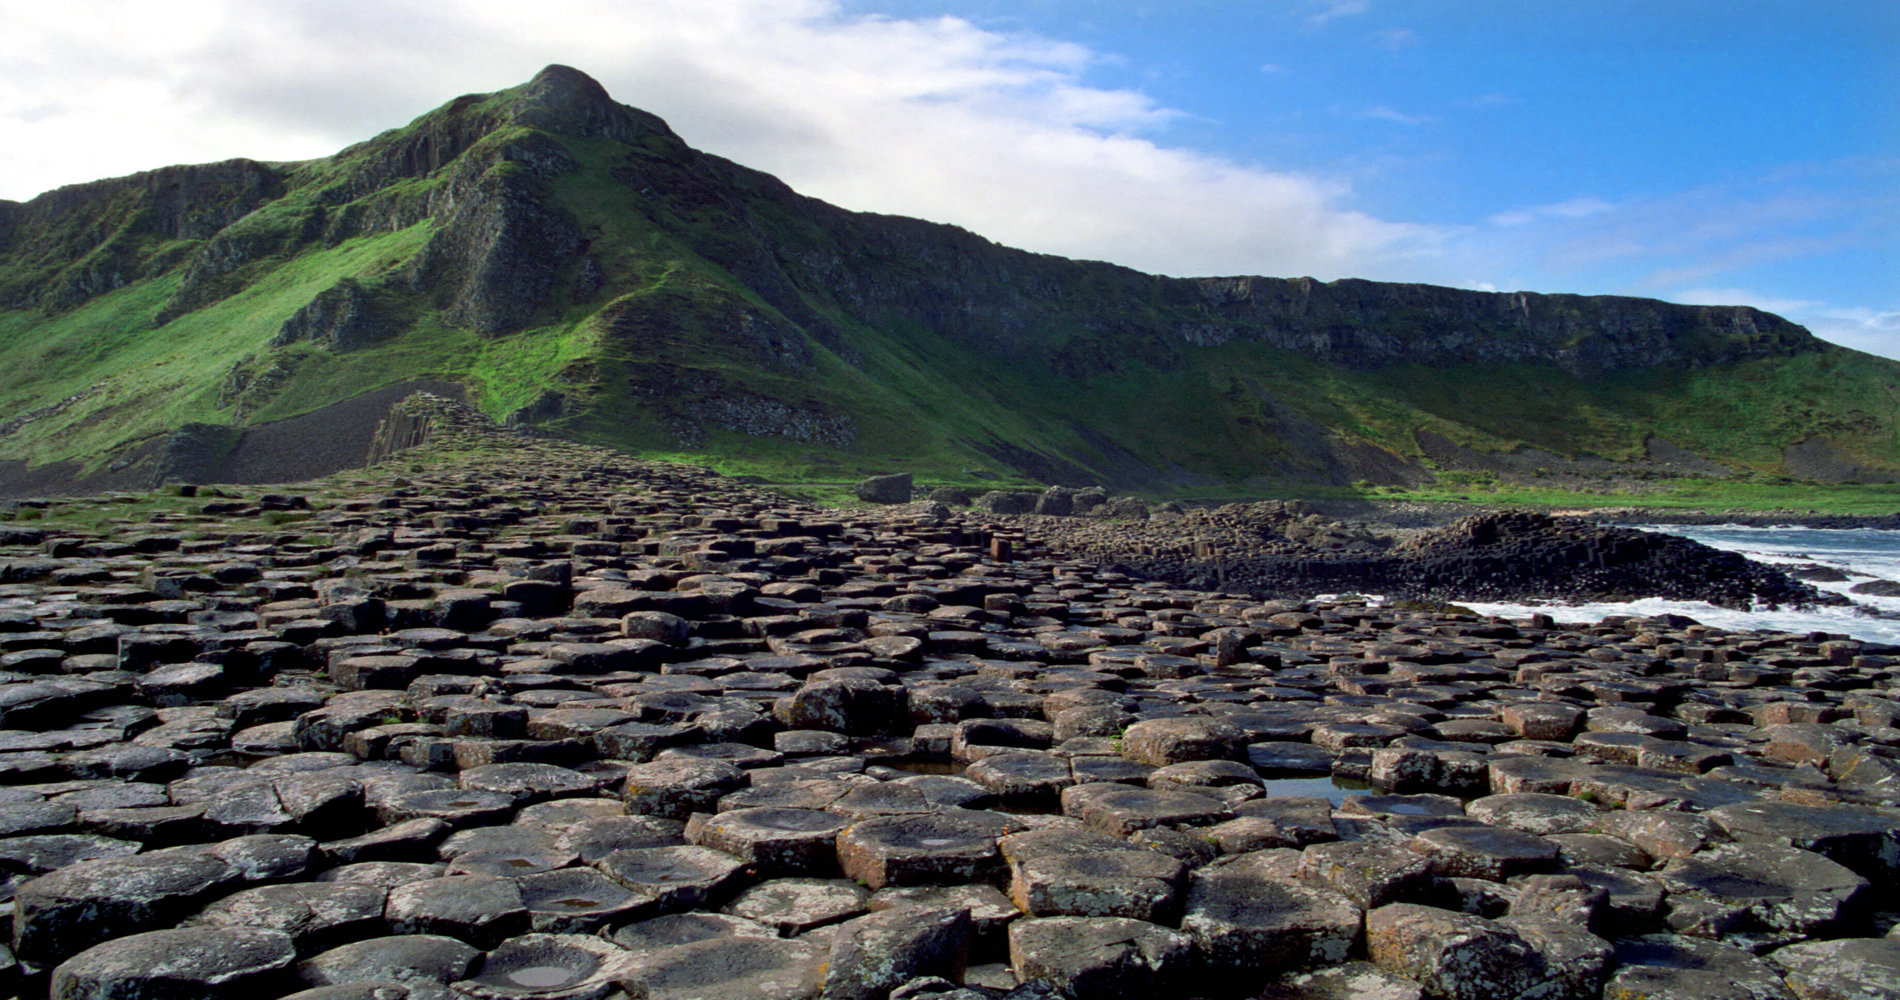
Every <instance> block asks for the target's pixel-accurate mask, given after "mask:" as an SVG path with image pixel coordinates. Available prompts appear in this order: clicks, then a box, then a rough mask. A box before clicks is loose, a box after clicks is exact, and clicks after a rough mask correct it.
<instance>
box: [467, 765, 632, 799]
mask: <svg viewBox="0 0 1900 1000" xmlns="http://www.w3.org/2000/svg"><path fill="white" fill-rule="evenodd" d="M456 784H458V785H460V786H461V787H462V788H464V789H467V790H471V791H481V792H497V793H500V794H502V795H507V796H511V797H512V798H513V799H514V801H515V805H516V806H526V805H532V804H534V803H536V802H545V801H547V800H548V799H553V798H562V797H566V796H579V795H592V794H594V792H595V791H597V790H598V789H599V787H600V782H599V779H597V778H595V777H591V776H589V775H585V774H582V773H580V772H579V771H573V770H569V769H568V768H565V767H556V766H555V765H553V764H484V765H482V766H480V767H472V768H469V769H468V770H466V771H463V772H462V773H461V774H459V775H457V776H456Z"/></svg>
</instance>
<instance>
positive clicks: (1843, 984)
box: [1767, 938, 1900, 1000]
mask: <svg viewBox="0 0 1900 1000" xmlns="http://www.w3.org/2000/svg"><path fill="white" fill-rule="evenodd" d="M1767 958H1768V961H1769V962H1770V963H1772V964H1773V965H1775V966H1776V967H1777V968H1779V969H1780V970H1781V971H1782V972H1783V973H1785V974H1786V975H1787V979H1788V988H1789V989H1791V990H1793V991H1794V995H1795V996H1797V997H1800V998H1801V1000H1862V998H1877V1000H1892V998H1900V941H1895V940H1893V939H1892V938H1845V939H1842V940H1838V941H1803V942H1801V943H1799V944H1791V945H1788V946H1787V947H1785V948H1777V949H1775V950H1774V951H1771V952H1769V953H1768V956H1767Z"/></svg>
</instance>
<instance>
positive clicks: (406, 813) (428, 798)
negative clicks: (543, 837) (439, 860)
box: [358, 788, 515, 829]
mask: <svg viewBox="0 0 1900 1000" xmlns="http://www.w3.org/2000/svg"><path fill="white" fill-rule="evenodd" d="M376 814H377V815H378V816H379V817H381V818H382V821H383V823H384V824H386V825H392V826H393V825H395V824H397V823H402V822H405V821H407V820H416V819H437V820H441V821H442V822H444V823H447V824H449V825H451V826H455V827H471V826H488V825H491V824H495V823H506V822H508V820H509V818H510V817H512V816H514V814H515V799H514V796H512V795H507V794H504V793H501V792H483V791H468V790H465V789H460V788H438V789H425V790H422V791H415V792H403V793H401V794H399V795H392V796H390V797H388V798H386V799H384V800H382V802H381V804H379V805H378V806H377V807H376ZM358 829H361V827H358Z"/></svg>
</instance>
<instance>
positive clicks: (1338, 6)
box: [1306, 0, 1372, 27]
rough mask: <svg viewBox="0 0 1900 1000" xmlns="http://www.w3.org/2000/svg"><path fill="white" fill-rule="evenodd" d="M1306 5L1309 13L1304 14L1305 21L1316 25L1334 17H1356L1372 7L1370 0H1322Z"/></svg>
mask: <svg viewBox="0 0 1900 1000" xmlns="http://www.w3.org/2000/svg"><path fill="white" fill-rule="evenodd" d="M1308 7H1309V9H1310V10H1311V13H1308V14H1307V15H1306V22H1307V23H1308V24H1311V25H1313V26H1314V27H1318V26H1320V25H1323V24H1325V23H1326V22H1328V21H1331V20H1333V19H1334V18H1340V17H1356V16H1358V15H1360V14H1364V13H1365V12H1366V11H1368V10H1371V9H1372V0H1322V2H1320V3H1315V4H1309V5H1308Z"/></svg>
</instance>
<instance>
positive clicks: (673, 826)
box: [555, 816, 686, 865]
mask: <svg viewBox="0 0 1900 1000" xmlns="http://www.w3.org/2000/svg"><path fill="white" fill-rule="evenodd" d="M684 843H686V824H684V823H681V822H680V821H679V820H676V819H661V818H660V817H658V816H601V817H598V818H596V819H589V820H583V821H581V822H578V823H575V824H573V825H571V826H569V827H567V828H566V829H564V830H562V831H561V835H560V837H559V838H558V839H557V840H556V841H555V844H556V846H558V847H559V848H560V849H562V850H565V851H573V852H575V853H576V854H578V855H580V859H581V864H584V865H591V864H595V863H596V862H598V861H600V859H601V858H604V857H606V856H607V855H609V854H612V853H613V852H615V851H623V850H631V849H634V848H639V847H678V846H680V845H682V844H684Z"/></svg>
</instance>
